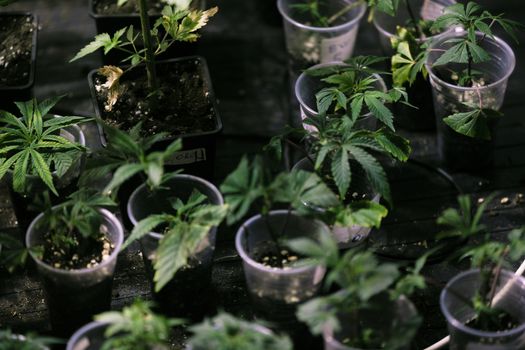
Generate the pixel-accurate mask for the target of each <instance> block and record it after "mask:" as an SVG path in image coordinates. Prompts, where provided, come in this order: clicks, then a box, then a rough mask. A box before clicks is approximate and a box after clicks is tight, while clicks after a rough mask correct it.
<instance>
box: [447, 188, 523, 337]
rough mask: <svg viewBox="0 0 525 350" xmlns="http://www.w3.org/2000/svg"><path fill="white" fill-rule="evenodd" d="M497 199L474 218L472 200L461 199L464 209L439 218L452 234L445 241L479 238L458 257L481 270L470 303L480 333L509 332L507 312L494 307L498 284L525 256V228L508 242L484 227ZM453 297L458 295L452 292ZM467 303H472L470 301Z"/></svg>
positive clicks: (485, 204) (510, 234) (484, 203)
mask: <svg viewBox="0 0 525 350" xmlns="http://www.w3.org/2000/svg"><path fill="white" fill-rule="evenodd" d="M493 198H494V195H491V196H489V197H488V198H486V199H485V201H484V202H483V203H482V204H481V205H479V207H478V208H477V210H476V211H475V213H474V214H472V211H473V210H472V204H471V199H470V197H469V196H459V197H458V203H459V207H460V209H459V210H457V209H453V208H449V209H446V210H445V211H444V212H443V213H442V214H441V216H440V217H439V218H438V221H437V223H438V224H441V225H446V226H448V227H449V230H447V231H445V232H444V234H443V235H442V236H443V237H462V238H471V237H473V236H476V237H477V238H478V241H479V242H478V243H474V242H471V244H469V245H468V246H467V247H465V248H464V249H461V250H460V251H459V252H458V253H459V255H460V258H461V259H466V258H468V259H469V260H470V266H471V268H478V269H479V270H480V283H479V287H478V290H477V292H476V294H475V296H474V297H473V299H472V300H471V301H470V303H471V306H472V307H473V308H474V311H475V313H476V317H475V323H474V326H475V327H476V328H478V329H484V330H486V329H493V328H495V329H496V330H503V329H506V327H507V324H502V321H501V320H502V316H504V315H505V313H504V312H502V311H501V310H499V309H497V308H495V307H493V306H492V304H493V299H494V296H495V290H496V288H495V285H496V284H497V283H498V279H499V275H500V271H501V269H502V268H503V267H504V266H507V264H508V262H509V261H517V260H520V259H522V258H523V255H525V243H524V242H525V227H522V228H519V229H514V230H512V231H511V232H510V233H509V235H508V240H507V242H500V241H494V240H493V239H492V238H491V236H490V233H489V232H487V231H486V227H485V226H484V225H482V224H480V220H481V217H482V215H483V212H484V211H485V208H486V206H487V205H488V204H489V203H490V202H491V201H492V199H493ZM450 292H451V293H454V294H456V293H458V292H456V291H453V290H452V291H450ZM467 302H469V301H468V300H467Z"/></svg>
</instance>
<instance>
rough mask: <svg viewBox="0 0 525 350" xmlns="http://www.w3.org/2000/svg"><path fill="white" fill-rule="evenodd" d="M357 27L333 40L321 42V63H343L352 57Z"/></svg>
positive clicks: (328, 39)
mask: <svg viewBox="0 0 525 350" xmlns="http://www.w3.org/2000/svg"><path fill="white" fill-rule="evenodd" d="M358 29H359V26H358V25H356V26H354V27H353V28H352V29H351V30H350V31H348V32H346V33H345V34H343V35H339V36H336V37H334V38H327V39H322V40H321V63H328V62H333V61H344V60H346V59H348V58H350V57H351V56H352V52H353V51H354V45H355V39H356V36H357V30H358Z"/></svg>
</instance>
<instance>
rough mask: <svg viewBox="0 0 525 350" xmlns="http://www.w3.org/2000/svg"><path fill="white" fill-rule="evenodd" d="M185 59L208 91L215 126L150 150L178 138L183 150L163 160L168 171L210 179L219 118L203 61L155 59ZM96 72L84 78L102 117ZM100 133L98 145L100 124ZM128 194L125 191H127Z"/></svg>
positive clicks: (219, 130)
mask: <svg viewBox="0 0 525 350" xmlns="http://www.w3.org/2000/svg"><path fill="white" fill-rule="evenodd" d="M188 60H196V61H198V62H199V67H200V70H201V71H200V74H201V76H202V78H203V81H204V85H205V89H206V91H207V92H208V98H209V100H210V102H211V104H212V107H213V114H214V116H215V128H214V129H213V130H211V131H207V132H199V133H189V134H184V135H174V136H172V137H170V138H168V139H165V140H163V141H160V142H157V143H156V144H155V145H154V146H153V148H154V150H163V149H165V148H166V147H167V146H168V145H169V144H170V143H171V142H172V141H173V140H175V139H177V138H181V139H182V144H183V149H182V151H180V152H177V153H176V154H175V156H173V157H172V158H171V159H170V160H169V161H168V162H166V163H165V165H166V167H167V169H168V171H175V170H184V173H185V174H191V175H195V176H199V177H203V178H205V179H207V180H212V179H213V174H214V168H215V149H216V141H217V135H218V134H219V133H220V132H221V130H222V120H221V118H220V116H219V113H218V109H217V101H216V99H215V93H214V92H213V86H212V83H211V77H210V73H209V70H208V65H207V63H206V60H205V59H204V58H202V57H199V56H190V57H181V58H175V59H171V60H167V61H161V62H157V66H159V65H176V64H178V63H179V62H184V61H188ZM136 71H137V70H134V71H132V72H136ZM95 74H97V70H93V71H91V72H90V73H89V76H88V80H89V86H90V89H91V97H92V101H93V105H94V108H95V113H96V115H97V117H99V118H100V119H102V120H104V116H103V112H102V111H104V107H103V104H102V102H100V101H97V94H96V90H95V84H94V76H95ZM99 131H100V135H101V143H102V145H106V144H107V142H106V138H105V136H104V131H103V129H102V127H100V128H99ZM128 195H129V194H128Z"/></svg>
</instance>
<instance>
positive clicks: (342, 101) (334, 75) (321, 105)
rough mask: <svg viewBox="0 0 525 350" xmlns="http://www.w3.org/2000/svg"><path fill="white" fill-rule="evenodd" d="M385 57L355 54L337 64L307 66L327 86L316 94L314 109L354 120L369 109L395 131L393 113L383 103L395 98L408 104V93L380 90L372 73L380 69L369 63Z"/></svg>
mask: <svg viewBox="0 0 525 350" xmlns="http://www.w3.org/2000/svg"><path fill="white" fill-rule="evenodd" d="M384 59H385V58H383V57H375V56H357V57H353V58H350V59H349V60H346V61H345V62H344V64H343V65H340V66H330V67H324V68H311V69H308V70H307V71H306V73H307V74H309V75H312V76H316V77H320V79H321V81H322V82H324V83H325V84H327V85H328V86H327V87H325V88H323V89H321V90H320V91H319V92H317V93H316V95H315V97H316V101H317V112H318V113H319V114H320V115H323V116H327V117H334V116H337V117H342V116H347V117H349V118H350V120H351V121H352V122H353V123H355V122H356V121H357V120H358V118H362V117H364V115H366V114H367V113H368V112H369V113H371V114H372V115H373V116H374V117H375V118H377V119H378V120H379V121H380V122H382V123H383V124H385V125H386V126H387V127H388V128H389V129H391V130H392V131H395V128H394V116H393V114H392V112H391V111H390V109H389V108H387V107H386V105H385V104H386V103H392V102H398V101H400V102H403V103H407V104H408V102H407V101H408V96H407V94H406V92H405V91H404V89H402V88H393V89H391V90H388V91H382V90H381V89H380V88H378V87H377V85H378V84H379V80H380V78H379V76H377V75H374V74H375V73H382V72H381V71H378V70H376V69H373V68H371V67H370V66H371V65H373V64H375V63H377V62H380V61H383V60H384Z"/></svg>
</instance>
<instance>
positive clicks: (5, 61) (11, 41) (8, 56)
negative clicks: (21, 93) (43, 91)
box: [0, 15, 37, 87]
mask: <svg viewBox="0 0 525 350" xmlns="http://www.w3.org/2000/svg"><path fill="white" fill-rule="evenodd" d="M35 30H37V28H36V27H35V24H34V21H33V17H32V16H19V15H17V16H8V15H2V16H0V87H1V86H22V85H26V84H28V83H29V78H30V71H31V49H32V46H33V31H35Z"/></svg>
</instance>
